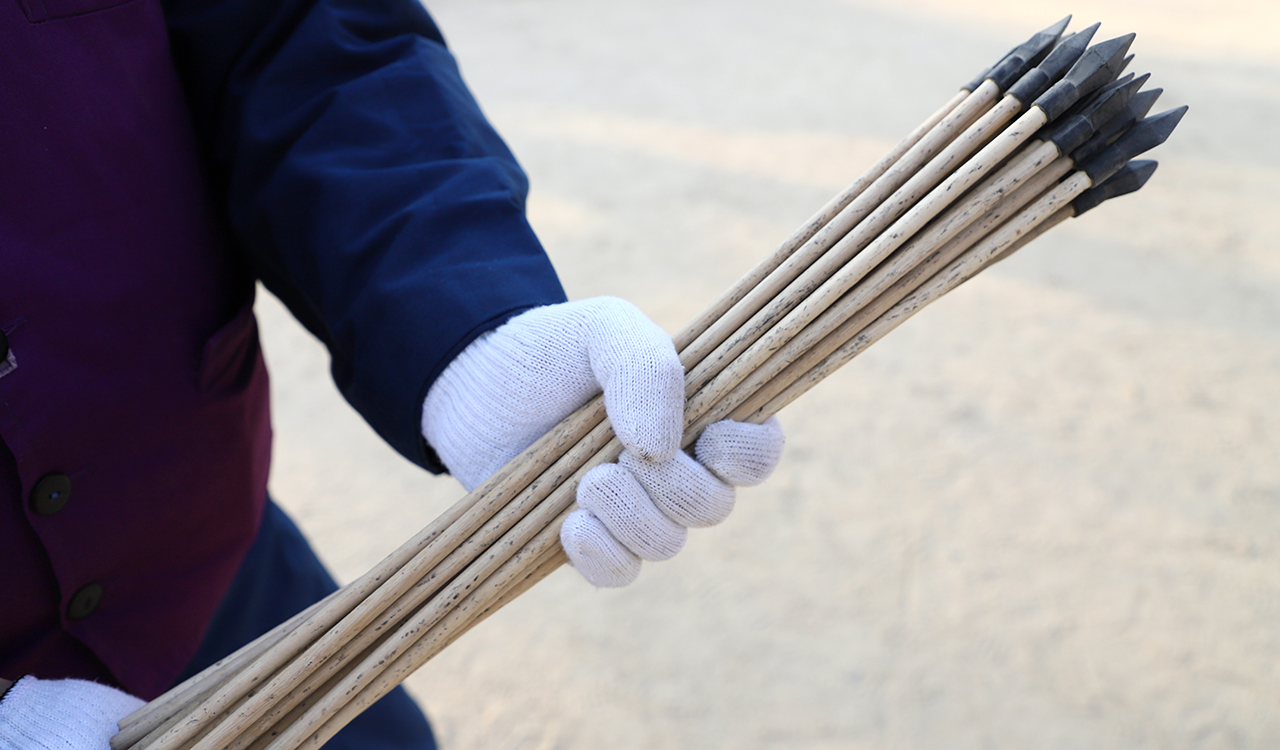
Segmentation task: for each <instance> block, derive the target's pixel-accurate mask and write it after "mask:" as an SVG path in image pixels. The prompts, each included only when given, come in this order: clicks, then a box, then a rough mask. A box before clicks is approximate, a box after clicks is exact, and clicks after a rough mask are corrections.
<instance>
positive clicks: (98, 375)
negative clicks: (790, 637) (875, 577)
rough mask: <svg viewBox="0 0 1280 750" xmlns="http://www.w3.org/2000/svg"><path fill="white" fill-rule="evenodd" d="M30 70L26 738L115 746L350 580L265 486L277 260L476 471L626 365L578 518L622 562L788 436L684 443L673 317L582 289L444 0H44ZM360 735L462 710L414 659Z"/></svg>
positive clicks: (1, 529) (695, 511)
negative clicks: (258, 305)
mask: <svg viewBox="0 0 1280 750" xmlns="http://www.w3.org/2000/svg"><path fill="white" fill-rule="evenodd" d="M0 91H2V92H3V93H2V94H0V97H3V102H2V104H3V106H0V174H3V175H5V179H4V181H3V183H0V226H3V228H4V229H3V234H2V235H0V236H3V237H4V248H5V249H4V262H5V271H6V273H5V284H4V291H3V293H2V294H0V437H2V438H3V443H2V444H0V513H3V514H4V515H3V519H0V548H2V549H4V555H5V560H6V562H7V564H6V569H7V570H6V575H5V577H4V583H3V589H0V611H3V612H4V617H3V618H2V620H0V678H4V680H5V682H6V688H7V692H6V693H5V695H4V697H3V699H2V700H0V748H5V749H6V750H8V749H9V748H54V747H58V748H103V747H106V744H105V743H106V742H107V740H108V738H110V737H111V736H112V734H114V732H115V729H116V723H117V722H118V720H119V719H120V718H121V717H123V716H124V715H126V714H127V713H129V712H131V711H132V710H134V709H135V708H136V707H138V706H139V705H141V703H142V701H144V700H147V699H150V698H153V697H155V696H156V695H158V694H160V693H161V692H163V691H164V690H166V689H167V688H169V687H170V686H172V685H173V684H175V683H176V682H177V681H179V680H181V679H183V678H184V677H186V676H189V675H191V674H194V673H195V672H197V671H199V670H200V669H202V668H203V667H204V666H206V665H208V664H210V663H212V662H213V661H215V660H216V659H217V658H220V657H221V656H223V655H225V654H227V653H229V652H230V651H232V650H234V649H235V648H236V647H238V646H239V645H241V644H243V643H245V642H247V641H248V640H250V639H251V638H253V637H254V636H256V635H257V634H259V633H261V632H264V631H265V630H267V629H269V628H270V627H272V626H273V625H275V624H276V623H278V622H280V621H281V620H283V619H284V618H286V617H287V616H289V615H291V614H293V613H294V612H296V611H298V610H300V609H302V608H303V607H304V606H306V605H307V604H308V603H310V602H312V601H315V600H317V599H318V598H320V597H321V596H323V595H324V594H325V593H327V592H328V591H331V590H332V588H333V587H334V583H333V581H332V579H331V578H330V577H329V576H328V574H327V573H326V572H325V571H324V569H323V567H322V566H321V565H320V563H319V561H318V560H317V559H316V558H315V556H314V554H313V553H312V551H311V549H310V547H309V546H308V545H307V542H306V540H305V539H304V538H303V537H302V535H301V534H300V533H299V532H298V530H297V528H296V527H295V526H294V525H293V524H292V523H291V522H290V521H289V519H288V518H287V517H286V516H285V515H284V513H283V512H282V511H281V510H280V509H279V508H278V507H277V506H276V505H274V504H273V503H272V502H271V501H270V500H269V498H268V497H267V493H266V479H267V472H268V465H269V456H270V442H271V433H270V423H269V406H268V401H267V392H268V381H267V373H266V369H265V366H264V364H263V360H262V356H261V352H260V350H259V343H258V337H257V328H256V323H255V320H254V316H253V297H254V291H255V288H256V284H257V283H258V282H261V283H262V284H263V285H264V286H265V287H266V288H267V289H269V290H270V291H271V292H272V293H273V294H275V295H276V296H277V297H279V298H280V299H281V300H282V301H283V302H284V303H285V304H286V305H287V306H288V307H289V309H290V310H291V312H292V313H293V314H294V315H295V316H296V317H297V318H298V320H299V321H301V323H302V324H303V325H304V326H306V327H307V328H308V329H309V330H310V331H311V332H312V333H313V334H314V335H316V336H317V337H318V338H319V339H320V340H321V341H322V342H323V343H324V344H325V345H326V347H327V348H328V350H329V353H330V355H331V358H332V374H333V378H334V380H335V382H336V384H337V385H338V387H339V389H340V390H341V392H342V394H343V396H344V397H345V398H346V399H347V400H348V401H349V402H350V404H351V405H352V406H353V407H354V408H355V409H357V410H358V411H359V413H360V414H361V415H362V416H363V417H364V418H365V419H366V420H367V421H368V422H369V423H370V424H371V425H372V426H373V427H374V429H375V430H376V431H377V432H378V433H379V434H380V435H381V436H382V438H383V439H385V440H386V442H387V443H388V444H389V445H390V446H392V447H393V448H394V449H395V450H397V451H399V452H400V453H401V454H402V455H403V456H405V457H406V458H407V459H409V460H410V461H413V462H414V463H416V464H418V465H420V466H422V467H423V468H425V469H428V470H430V471H434V472H437V473H440V472H446V471H447V472H450V473H452V474H453V475H454V476H455V477H457V478H458V479H459V481H461V482H462V484H463V485H464V486H465V487H467V488H471V487H474V486H476V485H477V484H479V483H480V482H481V481H483V479H484V478H485V477H486V476H488V475H489V474H490V473H492V472H493V471H494V470H496V469H497V468H498V467H499V466H501V465H502V463H503V462H505V461H506V460H507V459H509V458H510V457H512V456H514V455H516V454H517V453H518V452H519V451H520V450H521V449H523V448H524V447H525V446H526V445H528V444H529V443H530V442H532V441H533V440H534V439H535V438H536V437H537V436H538V435H540V434H542V432H544V431H545V430H546V429H547V428H549V427H550V426H551V425H553V424H555V423H556V422H557V421H558V420H559V419H561V418H562V417H563V416H565V415H567V414H568V413H569V412H571V411H572V410H573V409H575V408H576V407H577V406H578V405H580V404H581V403H583V402H584V401H585V400H586V399H587V398H589V397H591V396H592V395H593V394H594V393H596V392H599V391H601V390H603V392H604V394H605V399H606V407H607V410H608V413H609V416H610V419H611V422H612V423H613V426H614V429H615V432H616V433H617V434H618V435H619V437H620V438H621V439H622V440H623V443H624V445H625V446H626V451H624V453H623V456H622V458H621V459H620V460H619V462H618V463H617V464H611V465H606V466H601V467H597V468H596V469H594V470H593V471H592V473H591V474H590V475H588V476H587V477H586V478H584V480H583V481H582V482H581V484H580V487H579V491H578V492H579V494H578V501H579V505H580V506H581V507H580V508H579V510H577V511H575V513H574V515H573V516H572V517H571V518H570V520H569V521H567V522H566V523H565V524H564V527H563V529H562V536H561V539H562V543H563V544H564V546H565V549H566V551H567V552H568V554H569V557H570V561H571V563H572V565H573V566H574V567H575V568H576V569H577V570H578V571H580V572H581V573H582V574H583V575H584V577H586V578H587V580H588V581H590V582H592V583H593V584H595V585H600V586H619V585H625V584H627V583H628V582H630V581H631V580H633V579H634V577H635V576H636V575H637V573H638V571H639V566H640V561H641V560H642V559H643V560H660V559H666V558H668V557H670V556H672V555H673V554H675V553H676V552H677V551H678V550H679V549H680V547H681V546H682V544H683V541H684V536H685V529H686V528H688V527H691V526H700V525H708V524H711V523H716V522H718V521H720V520H722V519H723V518H724V516H725V515H726V514H727V512H728V511H729V509H730V508H731V507H732V503H733V487H734V486H735V485H739V484H744V483H753V482H757V481H761V480H763V479H764V478H765V477H766V476H767V475H768V474H769V472H770V471H772V468H773V466H774V465H775V464H776V462H777V459H778V455H779V454H780V451H781V448H782V442H783V438H782V433H781V430H780V428H778V426H777V425H776V423H769V424H766V425H741V424H736V423H720V424H717V425H713V426H712V428H709V429H708V430H707V432H706V435H705V436H704V442H703V443H702V444H701V445H700V446H699V450H698V458H697V459H696V460H695V459H694V458H691V457H690V456H688V455H687V454H686V453H685V452H683V451H681V450H680V437H681V432H682V429H683V421H682V409H683V398H684V388H683V380H682V370H681V366H680V362H679V359H678V357H677V356H676V354H675V352H674V350H673V348H672V345H671V341H670V338H669V337H668V336H667V335H666V334H665V333H664V332H662V330H661V329H660V328H658V327H657V326H656V325H655V324H653V323H652V322H650V321H649V320H648V319H647V318H646V317H645V316H644V315H643V313H641V312H640V311H639V310H638V309H636V308H635V307H634V306H632V305H630V304H629V303H627V302H624V301H622V300H617V299H612V298H595V299H587V300H577V301H568V300H567V299H566V297H565V294H564V291H563V289H562V288H561V286H560V283H559V281H558V279H557V276H556V273H555V271H554V269H553V268H552V266H551V264H550V262H549V260H548V259H547V256H546V254H545V253H544V252H543V249H542V247H541V246H540V244H539V242H538V240H537V238H536V236H535V235H534V233H533V231H532V229H531V228H530V226H529V224H528V221H527V220H526V217H525V213H524V199H525V194H526V191H527V184H526V178H525V175H524V173H523V172H522V170H521V169H520V167H519V165H518V163H517V161H516V160H515V158H514V156H513V155H512V154H511V153H510V151H509V150H508V149H507V147H506V145H505V144H504V143H503V142H502V140H501V139H500V137H499V136H498V135H497V133H496V132H494V130H493V128H492V127H491V126H490V124H489V123H488V122H487V120H486V119H485V117H484V115H483V113H482V112H481V110H480V108H479V106H478V105H477V103H476V102H475V100H474V99H473V97H472V96H471V94H470V92H469V91H468V89H467V87H466V85H465V84H464V83H463V80H462V78H461V75H460V73H459V71H458V68H457V65H456V62H455V61H454V59H453V58H452V56H451V54H450V52H449V51H448V49H447V48H446V46H445V43H444V39H443V37H442V35H441V33H440V31H439V29H438V28H437V27H436V25H435V23H434V22H433V20H432V19H431V17H430V16H429V14H428V13H427V12H426V10H425V9H423V8H422V7H421V6H420V5H418V4H417V3H416V2H414V1H413V0H271V1H270V2H267V1H266V0H19V2H16V3H8V4H5V5H4V6H3V8H0ZM353 512H358V511H353ZM330 746H331V747H353V748H354V747H361V748H388V749H390V748H411V747H412V748H429V747H433V746H434V739H433V738H432V735H431V731H430V727H429V725H428V724H427V722H426V720H425V718H423V716H422V714H421V713H420V712H419V711H418V710H417V708H416V707H415V706H414V705H413V703H412V701H411V700H410V699H409V698H408V697H407V695H405V694H404V692H403V691H402V690H399V689H398V690H397V691H394V692H393V693H392V694H390V695H388V696H387V697H386V698H384V699H383V700H382V701H379V702H378V703H377V704H375V705H374V706H373V707H371V708H370V709H369V710H368V711H366V713H365V714H364V715H362V716H361V717H359V718H358V719H357V720H356V721H354V722H352V724H351V725H350V726H348V727H347V728H346V729H345V730H343V731H342V732H340V733H339V734H338V735H337V736H336V737H335V738H334V739H333V740H332V741H331V743H330Z"/></svg>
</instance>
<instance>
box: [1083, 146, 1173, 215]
mask: <svg viewBox="0 0 1280 750" xmlns="http://www.w3.org/2000/svg"><path fill="white" fill-rule="evenodd" d="M1157 166H1158V164H1157V163H1156V162H1155V161H1154V160H1151V159H1135V160H1133V161H1130V162H1128V163H1126V164H1125V165H1124V166H1123V167H1121V168H1120V169H1118V170H1116V173H1115V174H1113V175H1111V177H1109V178H1107V179H1106V180H1104V181H1103V183H1102V184H1101V185H1098V186H1097V187H1094V188H1089V189H1088V190H1086V191H1084V192H1083V193H1081V194H1080V195H1079V196H1077V197H1076V199H1075V200H1073V201H1071V207H1072V208H1073V209H1075V212H1076V216H1079V215H1081V214H1083V213H1084V212H1086V211H1089V210H1091V209H1093V208H1096V207H1097V206H1098V204H1100V203H1102V202H1103V201H1106V200H1110V199H1112V198H1119V197H1120V196H1122V195H1128V194H1129V193H1134V192H1137V191H1138V190H1141V189H1142V186H1143V185H1146V184H1147V180H1150V179H1151V175H1153V174H1155V172H1156V167H1157Z"/></svg>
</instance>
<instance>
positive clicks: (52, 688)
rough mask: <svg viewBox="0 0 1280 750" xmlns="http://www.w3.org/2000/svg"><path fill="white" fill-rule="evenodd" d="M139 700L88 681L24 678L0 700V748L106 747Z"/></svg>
mask: <svg viewBox="0 0 1280 750" xmlns="http://www.w3.org/2000/svg"><path fill="white" fill-rule="evenodd" d="M143 705H144V704H143V701H142V700H140V699H138V698H135V697H134V696H132V695H129V694H128V693H125V692H122V691H120V690H117V689H115V688H113V687H109V686H107V685H101V684H98V683H96V682H89V681H87V680H39V679H36V678H35V677H30V676H28V677H23V678H22V679H21V680H18V681H17V682H15V683H14V684H13V686H12V687H10V688H9V692H8V693H6V694H5V696H4V700H3V701H0V750H110V747H111V744H110V743H111V738H112V737H113V736H115V734H116V733H117V732H118V731H119V721H120V720H121V719H123V718H124V717H125V716H128V715H129V714H131V713H133V712H134V711H137V710H138V709H139V708H141V707H142V706H143Z"/></svg>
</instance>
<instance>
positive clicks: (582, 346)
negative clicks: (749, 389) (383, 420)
mask: <svg viewBox="0 0 1280 750" xmlns="http://www.w3.org/2000/svg"><path fill="white" fill-rule="evenodd" d="M601 390H603V392H604V401H605V411H606V412H607V413H608V415H609V421H610V422H611V423H612V425H613V430H614V433H615V434H616V435H617V436H618V438H619V440H620V441H621V442H622V444H623V446H624V448H625V450H624V451H623V454H622V457H621V458H620V459H619V462H618V464H607V465H604V466H597V467H596V468H594V469H592V470H591V471H590V472H588V473H587V475H586V476H585V477H584V478H583V480H582V482H581V483H579V486H578V492H577V501H578V505H579V506H580V507H579V509H578V510H577V511H575V512H574V513H573V514H571V516H570V517H569V519H568V520H567V521H566V522H565V524H564V526H563V528H562V530H561V542H562V544H563V545H564V548H565V551H566V552H567V553H568V555H569V560H570V562H571V563H572V564H573V566H574V567H575V568H577V570H578V571H579V572H581V573H582V574H583V576H584V577H585V578H586V579H587V580H588V581H590V582H591V583H592V584H594V585H596V586H611V587H614V586H625V585H626V584H628V583H630V582H631V581H633V580H634V579H635V577H636V576H637V575H638V574H639V570H640V560H642V559H643V560H665V559H667V558H669V557H671V556H672V555H674V554H675V553H676V552H678V551H679V550H680V548H681V547H682V546H683V545H684V539H685V534H686V531H685V530H686V528H687V527H690V526H708V525H711V524H715V523H719V522H720V521H722V520H724V518H725V516H726V515H728V513H729V511H730V510H731V509H732V507H733V499H734V490H733V487H734V486H735V485H744V484H754V483H757V482H760V481H763V480H764V479H765V478H766V477H767V476H768V475H769V473H770V472H772V471H773V468H774V466H775V465H776V464H777V461H778V459H779V457H780V456H781V453H782V444H783V436H782V430H781V428H780V427H779V426H778V424H777V422H776V421H773V420H771V421H770V422H767V423H765V424H764V425H751V424H743V423H734V422H720V423H717V424H715V425H712V426H711V427H710V428H708V429H707V430H706V431H705V432H704V433H703V436H702V438H701V439H700V440H699V441H698V445H697V448H696V451H697V456H698V460H697V461H695V460H694V459H693V458H690V457H689V456H688V455H687V454H685V453H684V452H683V451H681V450H680V439H681V434H682V432H683V425H684V368H683V367H682V366H681V365H680V359H679V357H678V356H677V354H676V351H675V348H674V347H673V346H672V344H671V338H670V337H669V336H668V335H667V334H666V332H665V331H663V330H662V329H661V328H659V327H658V326H657V325H656V324H654V323H653V322H652V321H650V320H649V319H648V318H647V317H646V316H645V315H644V313H642V312H640V310H639V309H638V308H636V307H635V306H634V305H632V304H630V303H629V302H626V301H624V300H621V299H617V298H613V297H595V298H592V299H586V300H580V301H576V302H564V303H561V304H558V305H548V306H546V307H539V308H535V309H532V310H529V311H526V312H524V313H522V314H520V315H518V316H516V317H515V318H512V319H511V320H510V321H508V322H507V323H506V324H505V325H503V326H501V327H499V328H498V329H496V330H494V331H490V332H489V333H486V334H484V335H482V336H481V337H479V338H478V339H476V340H475V341H474V342H472V343H471V345H470V346H468V347H467V348H466V349H465V350H463V352H462V353H460V354H459V355H458V356H457V357H456V358H455V359H454V361H453V362H451V363H450V364H449V366H448V367H447V368H445V371H444V372H443V373H442V374H441V375H440V377H439V378H438V379H437V380H436V382H435V383H434V384H433V385H432V387H431V390H430V392H429V393H428V394H427V398H426V402H425V403H424V405H423V412H422V433H423V436H424V437H425V438H426V439H427V442H428V443H430V444H431V446H432V447H433V448H435V450H436V453H437V454H438V455H439V456H440V460H441V461H442V462H444V465H445V466H446V467H448V469H449V471H450V472H451V473H452V474H453V475H454V476H455V477H457V478H458V480H459V481H461V482H462V484H463V486H464V487H466V488H467V489H468V490H471V489H474V488H475V487H476V486H478V485H479V484H480V483H481V482H483V481H484V480H485V479H486V478H487V477H488V476H489V475H490V474H492V473H493V472H495V471H497V470H498V469H499V468H501V467H502V465H503V464H505V463H506V462H507V461H508V460H510V459H511V458H513V457H514V456H516V455H517V454H519V453H520V451H522V450H524V449H525V448H526V447H528V446H529V445H530V444H532V443H533V442H534V441H535V440H537V439H538V438H539V437H541V436H542V435H543V434H544V433H545V432H546V431H547V430H549V429H550V428H551V427H553V426H554V425H555V424H556V423H558V422H559V421H560V420H561V419H563V418H564V417H566V416H568V415H569V414H570V413H572V412H573V411H574V410H575V409H577V408H578V407H580V406H581V405H582V404H584V403H586V402H587V401H588V400H589V399H590V398H591V397H592V396H594V395H595V394H597V393H599V392H601Z"/></svg>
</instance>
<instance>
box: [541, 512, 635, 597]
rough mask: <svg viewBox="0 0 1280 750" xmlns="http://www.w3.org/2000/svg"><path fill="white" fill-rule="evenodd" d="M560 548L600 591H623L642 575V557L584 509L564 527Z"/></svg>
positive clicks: (588, 581)
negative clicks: (619, 540)
mask: <svg viewBox="0 0 1280 750" xmlns="http://www.w3.org/2000/svg"><path fill="white" fill-rule="evenodd" d="M560 546H562V547H564V551H565V554H566V555H568V557H569V563H570V564H571V565H573V567H574V569H575V570H577V571H578V573H579V574H581V575H582V577H583V578H585V579H586V580H587V583H590V584H591V585H592V586H595V587H596V588H622V587H624V586H628V585H630V584H631V583H632V582H634V581H635V580H636V578H638V577H639V576H640V566H641V562H640V558H638V557H636V556H635V555H634V554H632V553H631V552H630V551H628V550H627V549H626V548H625V547H623V546H622V545H621V544H620V543H619V542H618V541H617V540H616V539H614V538H613V535H612V534H610V533H609V530H608V529H606V528H605V527H604V524H603V523H601V522H600V520H599V519H598V518H596V517H595V516H594V515H592V514H591V513H590V512H588V511H586V510H583V509H582V508H579V509H577V510H575V511H573V512H572V513H570V514H569V516H568V517H567V518H565V520H564V523H563V524H562V525H561V526H560Z"/></svg>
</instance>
